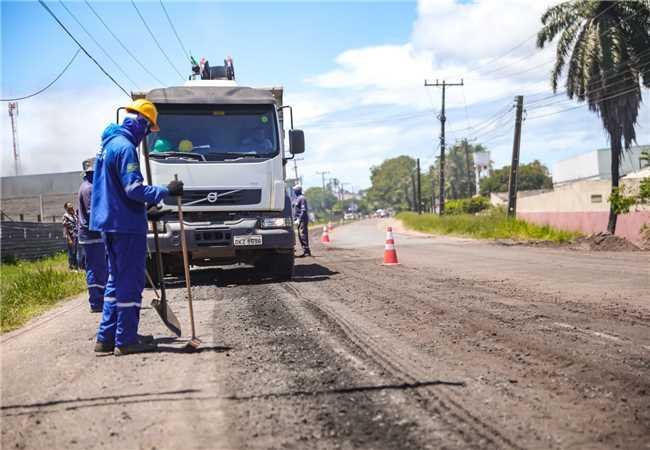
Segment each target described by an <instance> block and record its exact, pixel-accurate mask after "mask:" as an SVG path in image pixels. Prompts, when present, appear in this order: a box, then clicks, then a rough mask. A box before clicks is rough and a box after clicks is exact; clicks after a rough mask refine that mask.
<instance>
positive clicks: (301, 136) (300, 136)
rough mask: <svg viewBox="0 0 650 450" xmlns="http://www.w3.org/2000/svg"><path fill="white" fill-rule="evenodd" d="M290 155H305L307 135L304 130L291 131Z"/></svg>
mask: <svg viewBox="0 0 650 450" xmlns="http://www.w3.org/2000/svg"><path fill="white" fill-rule="evenodd" d="M289 153H291V154H292V155H298V154H300V153H305V133H303V131H302V130H289Z"/></svg>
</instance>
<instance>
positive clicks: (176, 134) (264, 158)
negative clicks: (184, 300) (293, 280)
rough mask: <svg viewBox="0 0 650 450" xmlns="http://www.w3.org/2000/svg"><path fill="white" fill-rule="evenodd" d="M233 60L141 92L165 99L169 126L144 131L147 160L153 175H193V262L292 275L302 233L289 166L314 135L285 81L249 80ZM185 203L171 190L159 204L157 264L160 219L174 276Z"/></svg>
mask: <svg viewBox="0 0 650 450" xmlns="http://www.w3.org/2000/svg"><path fill="white" fill-rule="evenodd" d="M225 62H226V67H224V68H223V70H219V69H217V70H215V68H212V70H211V71H210V72H208V73H209V75H207V76H202V77H200V78H199V77H197V76H196V74H195V75H194V76H190V77H189V80H188V81H187V82H186V83H185V85H184V86H174V87H166V88H159V89H153V90H151V91H149V92H147V93H146V94H143V93H141V94H136V95H135V97H146V98H147V99H149V100H150V101H152V102H153V103H154V104H155V105H156V107H157V109H158V113H159V116H158V123H159V125H160V131H159V132H154V133H151V134H150V135H148V136H147V138H146V139H145V140H144V142H143V145H142V146H141V148H140V150H139V151H140V152H141V155H140V157H141V158H140V159H141V161H142V160H143V159H147V160H148V161H147V163H148V164H147V167H146V168H145V169H146V171H147V176H146V178H147V180H148V182H150V183H152V184H166V183H167V182H168V181H169V180H171V179H173V178H174V176H175V175H178V178H179V179H180V180H182V181H183V182H184V185H185V189H184V194H183V196H182V198H181V202H182V208H183V212H184V218H185V221H184V225H185V236H186V238H187V243H188V249H189V254H190V258H189V259H190V263H191V265H192V266H227V265H234V264H246V265H250V266H253V267H254V268H255V269H256V273H259V275H260V277H265V276H272V277H273V278H276V279H281V280H286V279H289V278H290V277H291V276H292V273H293V266H294V245H295V237H294V229H293V217H292V208H291V199H290V195H289V192H288V191H289V187H288V186H286V184H285V179H286V169H285V167H286V163H287V161H288V160H290V159H292V158H293V157H294V156H295V155H296V154H299V153H303V152H304V149H305V143H304V134H303V132H302V130H297V129H294V128H293V111H292V109H291V107H290V106H288V105H283V88H282V87H270V88H253V87H245V86H239V85H238V84H237V82H236V81H235V80H234V69H232V68H231V67H230V68H229V67H228V66H227V64H228V62H229V63H230V65H232V61H225ZM287 113H288V114H287ZM287 115H288V117H289V119H290V121H289V130H288V133H286V134H285V120H284V118H285V116H287ZM285 137H286V139H285ZM285 140H286V141H287V144H288V145H287V146H285ZM145 152H146V153H147V154H148V158H146V156H147V155H146V154H145ZM176 202H177V199H176V198H175V197H169V198H167V199H165V200H164V201H163V202H162V203H161V204H160V205H157V208H158V211H159V216H160V219H159V220H158V222H157V225H153V223H152V224H150V226H149V228H150V232H149V234H148V249H149V260H148V266H149V271H150V273H152V274H153V275H154V276H155V277H156V278H158V277H159V276H160V274H159V271H158V270H157V265H156V263H155V258H154V252H155V250H156V245H155V242H154V238H155V236H154V230H153V228H154V226H156V227H157V229H156V230H155V231H156V232H157V235H158V243H159V244H158V248H159V251H160V253H161V255H162V263H163V264H162V266H163V269H162V271H163V272H164V276H167V275H170V276H178V275H181V274H182V273H183V265H182V261H181V259H180V258H179V256H178V255H179V249H180V224H179V222H178V211H177V203H176Z"/></svg>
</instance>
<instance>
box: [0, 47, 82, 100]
mask: <svg viewBox="0 0 650 450" xmlns="http://www.w3.org/2000/svg"><path fill="white" fill-rule="evenodd" d="M80 51H81V49H80V48H78V49H77V51H76V52H75V54H74V55H72V58H71V59H70V61H69V62H68V64H66V66H65V67H64V68H63V70H62V71H61V73H59V74H58V75H57V76H56V78H55V79H53V80H52V81H50V83H49V84H48V85H47V86H45V87H44V88H42V89H39V90H38V91H36V92H34V93H33V94H29V95H25V96H23V97H16V98H0V102H15V101H18V100H25V99H27V98H31V97H35V96H37V95H38V94H40V93H41V92H45V91H46V90H47V89H49V88H50V86H52V85H53V84H54V83H56V82H57V81H59V78H61V77H62V76H63V74H64V73H65V72H66V71H67V70H68V68H69V67H70V66H71V65H72V63H73V62H74V60H75V59H76V58H77V56H78V55H79V52H80Z"/></svg>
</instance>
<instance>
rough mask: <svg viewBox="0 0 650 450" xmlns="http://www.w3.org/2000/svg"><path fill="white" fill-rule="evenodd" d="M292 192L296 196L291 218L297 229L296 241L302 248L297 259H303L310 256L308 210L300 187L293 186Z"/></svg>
mask: <svg viewBox="0 0 650 450" xmlns="http://www.w3.org/2000/svg"><path fill="white" fill-rule="evenodd" d="M293 192H294V193H295V194H296V198H295V200H294V201H293V217H294V223H295V225H296V226H297V227H298V240H299V241H300V245H301V246H302V255H299V258H304V257H305V256H311V250H310V249H309V210H308V207H307V199H306V198H305V196H304V195H303V194H302V186H300V185H296V186H294V187H293Z"/></svg>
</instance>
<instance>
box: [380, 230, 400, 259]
mask: <svg viewBox="0 0 650 450" xmlns="http://www.w3.org/2000/svg"><path fill="white" fill-rule="evenodd" d="M398 264H399V262H398V261H397V252H396V251H395V239H393V228H392V227H388V229H387V230H386V247H385V250H384V264H383V265H384V266H396V265H398Z"/></svg>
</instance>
